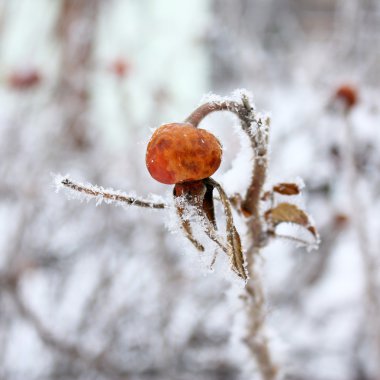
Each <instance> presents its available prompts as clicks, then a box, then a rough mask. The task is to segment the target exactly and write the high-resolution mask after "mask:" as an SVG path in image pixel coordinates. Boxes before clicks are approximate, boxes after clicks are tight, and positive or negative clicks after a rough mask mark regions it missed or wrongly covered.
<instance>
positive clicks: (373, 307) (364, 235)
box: [343, 112, 380, 376]
mask: <svg viewBox="0 0 380 380" xmlns="http://www.w3.org/2000/svg"><path fill="white" fill-rule="evenodd" d="M343 116H344V122H345V137H346V149H345V152H346V165H347V171H348V175H349V186H348V194H349V197H350V203H351V208H352V215H353V218H352V219H353V225H354V227H355V229H356V233H357V238H358V243H359V253H360V256H361V259H362V262H363V269H364V281H365V292H366V294H365V299H366V309H367V313H366V318H367V319H368V327H369V329H370V335H371V336H373V340H374V347H375V349H374V354H375V362H376V363H377V369H376V370H377V376H380V319H379V314H380V300H379V294H378V291H377V269H376V268H377V266H376V261H375V258H374V256H373V254H372V252H371V248H370V242H369V238H368V230H367V228H366V225H367V223H366V210H365V208H364V206H363V202H362V201H361V199H360V195H359V189H358V184H359V183H360V174H359V173H358V170H357V167H356V163H355V152H354V131H353V126H352V125H351V122H350V119H349V113H348V112H345V113H344V115H343Z"/></svg>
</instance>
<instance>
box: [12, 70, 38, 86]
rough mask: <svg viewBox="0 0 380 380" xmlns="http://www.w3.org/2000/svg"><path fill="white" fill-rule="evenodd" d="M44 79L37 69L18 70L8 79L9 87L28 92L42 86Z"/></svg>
mask: <svg viewBox="0 0 380 380" xmlns="http://www.w3.org/2000/svg"><path fill="white" fill-rule="evenodd" d="M41 80H42V78H41V74H40V73H39V71H38V70H37V69H35V68H22V69H16V70H14V71H13V72H11V73H10V75H9V76H8V78H7V82H8V85H9V87H11V88H13V89H15V90H27V89H30V88H33V87H36V86H37V85H38V84H40V82H41Z"/></svg>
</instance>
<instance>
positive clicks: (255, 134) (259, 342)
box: [186, 95, 278, 380]
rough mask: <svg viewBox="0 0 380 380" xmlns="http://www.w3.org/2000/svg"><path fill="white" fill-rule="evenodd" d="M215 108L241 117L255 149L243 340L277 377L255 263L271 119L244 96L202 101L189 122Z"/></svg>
mask: <svg viewBox="0 0 380 380" xmlns="http://www.w3.org/2000/svg"><path fill="white" fill-rule="evenodd" d="M215 111H230V112H232V113H234V114H235V115H237V116H238V117H239V119H240V121H241V125H242V129H243V131H244V132H245V133H246V134H247V135H248V137H249V139H250V141H251V146H252V149H253V152H254V162H253V173H252V179H251V184H250V186H249V187H248V189H247V192H246V195H245V197H244V199H243V202H242V211H243V213H244V214H245V215H246V216H247V220H246V222H247V225H248V230H249V234H250V237H251V245H250V247H249V249H248V252H247V253H246V257H247V270H248V274H249V277H250V278H249V279H248V281H247V285H246V287H245V293H244V295H243V296H242V299H243V302H244V306H245V309H246V316H247V332H246V336H245V338H244V342H245V344H246V345H247V347H248V348H249V350H250V352H251V354H252V356H253V357H254V358H255V360H256V362H257V365H258V369H259V371H260V374H261V376H262V378H263V379H264V380H274V379H276V378H277V375H278V367H277V366H276V365H275V363H274V360H273V358H272V353H271V351H270V349H269V344H268V338H267V337H266V334H265V331H264V330H265V318H266V308H265V305H266V302H265V295H264V289H263V285H262V282H261V279H260V276H259V272H258V270H257V263H256V262H257V260H256V259H257V257H259V255H260V250H261V248H262V247H263V246H264V245H265V244H266V241H267V239H266V233H265V231H264V227H263V223H262V220H261V216H260V198H261V196H262V193H263V186H264V183H265V180H266V172H267V167H268V132H269V119H266V120H262V119H260V118H259V119H257V118H256V115H255V112H254V109H253V108H252V106H251V105H250V102H249V99H248V97H247V96H245V95H243V96H242V103H237V102H234V101H228V100H226V101H221V102H210V103H206V104H203V105H202V106H200V107H199V108H197V109H196V110H195V111H194V112H193V113H192V114H191V115H190V116H189V117H188V118H187V119H186V122H189V123H191V124H193V125H194V126H195V127H197V126H198V125H199V123H200V122H201V121H202V119H203V118H204V117H206V116H207V115H209V114H210V113H212V112H215ZM255 124H256V125H255ZM254 126H256V127H257V129H256V130H253V127H254Z"/></svg>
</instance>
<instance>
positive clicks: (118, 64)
mask: <svg viewBox="0 0 380 380" xmlns="http://www.w3.org/2000/svg"><path fill="white" fill-rule="evenodd" d="M130 69H131V65H130V63H129V62H128V61H126V60H125V59H124V58H117V59H115V60H114V61H113V62H112V63H111V64H110V65H109V70H110V71H111V72H112V73H113V74H114V75H116V76H117V77H119V78H124V77H126V76H127V75H128V73H129V71H130Z"/></svg>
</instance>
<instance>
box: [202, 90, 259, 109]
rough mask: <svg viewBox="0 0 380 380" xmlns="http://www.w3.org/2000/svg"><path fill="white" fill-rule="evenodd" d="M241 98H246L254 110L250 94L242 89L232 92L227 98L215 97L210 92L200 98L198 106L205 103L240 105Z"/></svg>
mask: <svg viewBox="0 0 380 380" xmlns="http://www.w3.org/2000/svg"><path fill="white" fill-rule="evenodd" d="M243 96H246V97H247V98H248V100H249V102H250V104H251V105H252V107H253V108H255V106H254V103H253V101H252V99H253V95H252V93H251V92H250V91H248V90H246V89H244V88H240V89H236V90H234V91H233V92H232V94H231V95H229V96H221V95H216V94H214V93H212V92H209V93H207V94H205V95H203V96H202V98H201V100H200V102H199V105H202V104H205V103H220V102H225V101H236V102H239V103H240V102H241V99H242V97H243Z"/></svg>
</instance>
